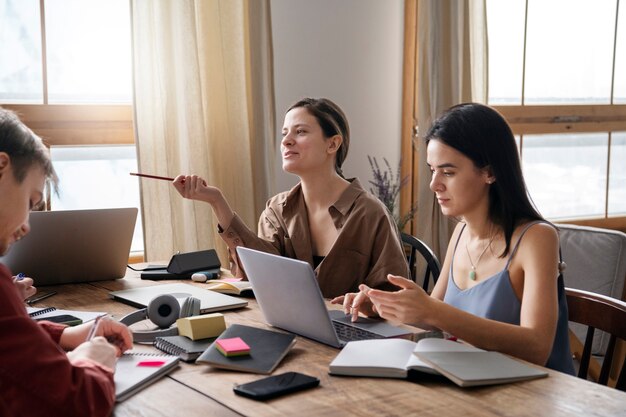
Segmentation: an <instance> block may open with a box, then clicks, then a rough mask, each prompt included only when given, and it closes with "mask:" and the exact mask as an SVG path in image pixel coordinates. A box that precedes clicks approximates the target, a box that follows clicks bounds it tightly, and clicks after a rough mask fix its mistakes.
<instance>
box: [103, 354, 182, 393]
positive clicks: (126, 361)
mask: <svg viewBox="0 0 626 417" xmlns="http://www.w3.org/2000/svg"><path fill="white" fill-rule="evenodd" d="M178 360H179V359H178V357H177V356H171V355H165V354H153V353H143V352H126V353H124V354H123V355H122V356H121V357H120V358H119V359H118V360H117V365H116V367H115V375H114V378H115V400H116V401H117V402H120V401H124V400H125V399H127V398H128V397H130V396H132V395H133V394H135V393H137V392H138V391H140V390H142V389H143V388H145V387H147V386H148V385H150V384H151V383H153V382H155V381H157V380H158V379H160V378H162V377H164V376H165V375H167V374H168V373H169V372H171V371H173V370H174V369H175V368H176V366H177V365H178Z"/></svg>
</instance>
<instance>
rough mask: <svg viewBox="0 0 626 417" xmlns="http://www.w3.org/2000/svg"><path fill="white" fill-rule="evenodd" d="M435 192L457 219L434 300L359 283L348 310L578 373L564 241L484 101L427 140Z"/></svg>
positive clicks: (508, 135)
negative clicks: (536, 202)
mask: <svg viewBox="0 0 626 417" xmlns="http://www.w3.org/2000/svg"><path fill="white" fill-rule="evenodd" d="M426 142H427V162H428V165H429V166H430V170H431V172H432V179H431V183H430V188H431V189H432V190H433V192H434V193H435V195H436V198H437V201H438V202H439V205H440V207H441V211H442V212H443V214H445V215H447V216H452V217H455V218H459V219H460V220H461V222H460V223H459V224H458V225H457V227H456V228H455V230H454V232H453V234H452V238H451V240H450V244H449V245H448V250H447V253H446V258H445V261H444V264H443V267H442V269H441V275H440V276H439V280H438V281H437V284H436V285H435V288H434V289H433V292H432V294H431V295H430V296H429V295H428V294H426V293H425V292H424V291H423V290H422V289H421V288H420V287H419V286H417V285H416V284H415V283H413V282H412V281H409V280H407V279H404V278H402V277H399V276H394V275H390V276H389V277H388V279H389V281H390V282H391V283H392V284H395V285H397V286H399V287H401V288H402V289H401V290H399V291H395V292H386V291H380V290H376V289H370V288H368V287H367V286H366V285H362V286H361V287H360V293H358V294H347V295H346V297H342V298H341V299H340V300H337V301H341V302H343V304H344V309H345V310H346V312H350V311H351V312H352V313H353V314H356V312H357V311H359V310H361V311H365V312H370V313H371V312H376V313H378V314H379V315H380V316H382V317H384V318H386V319H390V320H398V321H402V322H404V323H411V324H416V325H418V326H420V327H431V328H438V329H441V330H443V331H445V332H447V333H450V334H452V335H454V336H456V337H458V338H459V339H463V340H465V341H466V342H468V343H470V344H472V345H474V346H477V347H480V348H482V349H486V350H495V351H500V352H503V353H507V354H510V355H513V356H516V357H519V358H522V359H525V360H527V361H529V362H533V363H536V364H539V365H543V366H547V367H549V368H552V369H556V370H559V371H562V372H566V373H569V374H573V372H574V369H573V363H572V357H571V354H570V347H569V339H568V332H567V304H566V300H565V293H564V287H563V280H562V278H561V277H560V275H559V261H560V260H559V238H558V233H557V230H556V229H555V228H554V226H553V225H551V224H550V223H548V222H546V221H545V220H544V219H543V218H542V217H541V215H540V214H539V213H538V212H537V210H536V209H535V208H534V206H533V204H532V203H531V201H530V198H529V197H528V193H527V190H526V185H525V183H524V179H523V176H522V170H521V166H520V161H519V155H518V151H517V147H516V144H515V139H514V137H513V134H512V132H511V129H510V128H509V126H508V125H507V123H506V121H505V120H504V118H502V116H501V115H500V114H499V113H497V112H496V111H495V110H493V109H491V108H490V107H487V106H484V105H480V104H473V103H469V104H461V105H458V106H455V107H452V108H451V109H449V110H448V111H446V112H445V113H444V114H443V115H442V116H440V117H439V118H438V119H437V120H436V121H435V122H434V123H433V126H432V127H431V129H430V130H429V132H428V134H427V136H426Z"/></svg>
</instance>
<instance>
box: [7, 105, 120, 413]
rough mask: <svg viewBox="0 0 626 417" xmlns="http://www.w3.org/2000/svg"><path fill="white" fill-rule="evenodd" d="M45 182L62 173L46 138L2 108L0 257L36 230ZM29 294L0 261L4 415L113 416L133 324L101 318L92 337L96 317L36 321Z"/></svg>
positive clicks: (53, 180) (54, 179)
mask: <svg viewBox="0 0 626 417" xmlns="http://www.w3.org/2000/svg"><path fill="white" fill-rule="evenodd" d="M46 180H51V182H52V183H56V174H55V172H54V168H53V167H52V163H51V161H50V157H49V155H48V152H47V150H46V148H45V146H44V145H43V143H42V141H41V139H40V138H39V137H37V136H36V135H35V134H34V133H33V132H32V131H31V130H30V129H28V128H27V127H26V126H25V125H24V124H23V123H22V122H21V121H20V120H19V119H18V118H17V117H16V116H15V115H14V114H13V113H12V112H10V111H7V110H3V109H0V255H2V254H4V253H5V252H6V251H7V250H9V247H10V246H11V244H12V243H14V242H15V241H17V240H19V239H21V238H22V237H23V236H24V235H25V234H26V233H28V231H29V230H30V227H29V224H28V215H29V212H30V210H31V209H33V208H34V207H37V206H38V205H39V204H40V203H41V202H42V200H43V195H44V194H43V192H44V184H45V182H46ZM25 295H27V294H25V293H24V291H23V288H21V287H20V286H18V285H16V283H15V282H14V278H13V275H12V273H11V271H9V270H8V268H6V266H4V265H2V264H0V416H12V417H15V416H29V417H31V416H43V415H45V416H108V415H110V414H111V411H112V410H113V405H114V404H115V385H114V381H113V373H114V370H115V363H116V360H117V357H119V356H120V355H121V354H122V352H123V351H125V350H127V349H129V348H130V347H131V346H132V336H131V334H130V332H129V330H128V328H127V327H126V326H124V325H122V324H120V323H118V322H116V321H114V320H111V319H103V320H101V321H100V322H99V324H98V328H97V329H96V334H95V337H93V338H92V339H91V340H89V341H86V339H87V335H88V333H89V331H90V329H91V327H92V326H93V323H92V322H91V323H85V324H82V325H79V326H75V327H66V326H64V325H59V324H55V323H51V322H35V321H34V320H32V319H31V318H30V317H29V316H28V314H27V313H26V308H25V306H24V301H23V298H24V296H25ZM109 341H111V342H112V343H110V342H109Z"/></svg>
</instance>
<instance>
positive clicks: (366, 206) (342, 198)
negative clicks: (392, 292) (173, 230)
mask: <svg viewBox="0 0 626 417" xmlns="http://www.w3.org/2000/svg"><path fill="white" fill-rule="evenodd" d="M282 134H283V139H282V141H281V152H282V159H283V170H284V171H285V172H289V173H291V174H295V175H297V176H298V177H299V178H300V182H299V183H298V184H297V185H296V186H295V187H293V188H292V189H291V190H290V191H287V192H283V193H280V194H278V195H276V196H274V197H272V198H271V199H270V200H269V201H268V202H267V206H266V208H265V210H264V211H263V213H262V214H261V217H260V219H259V224H258V234H255V233H254V232H252V231H251V230H250V229H249V228H248V227H247V226H246V225H245V224H244V223H243V222H242V220H241V219H240V218H239V217H238V216H237V214H236V213H235V212H234V211H233V210H232V209H231V207H230V205H229V204H228V202H227V201H226V199H225V198H224V195H223V194H222V192H221V190H220V189H219V188H217V187H213V186H210V185H208V184H207V183H206V181H204V180H203V179H202V178H200V177H198V176H196V175H191V176H189V175H187V176H185V175H179V176H178V177H176V179H175V180H174V183H173V184H174V187H175V188H176V190H177V191H178V192H179V193H180V194H181V195H182V196H183V197H185V198H190V199H194V200H200V201H206V202H207V203H209V204H211V206H212V208H213V212H214V213H215V216H216V217H217V220H218V223H219V226H218V229H219V232H220V235H221V236H222V239H223V240H224V241H225V242H226V244H227V245H228V248H229V251H230V254H231V257H232V259H233V261H234V268H233V273H235V274H236V275H239V276H244V272H243V271H242V270H241V267H240V265H239V262H238V259H237V255H236V251H235V250H234V248H235V247H237V246H240V245H242V246H246V247H249V248H252V249H258V250H262V251H265V252H270V253H275V254H279V255H282V256H287V257H290V258H295V259H299V260H302V261H306V262H308V263H310V264H311V265H312V266H313V267H314V268H315V272H316V275H317V279H318V282H319V285H320V289H321V291H322V294H323V295H324V296H325V297H336V296H339V295H343V294H345V293H347V292H354V291H357V289H358V286H359V285H360V284H367V285H368V286H371V287H375V288H383V289H390V287H389V286H390V284H389V282H388V281H387V278H386V277H387V274H389V273H392V274H398V275H405V274H408V266H407V264H406V258H405V256H404V253H403V251H402V246H401V243H400V238H399V235H398V230H397V227H396V225H395V223H394V221H393V219H392V217H391V216H390V214H389V213H388V212H387V209H386V208H385V206H384V205H383V204H382V203H381V202H380V201H379V200H378V199H377V198H376V197H374V196H373V195H371V194H370V193H368V192H367V191H365V190H364V189H363V187H361V184H360V183H359V181H358V180H357V179H355V178H353V179H345V178H344V176H343V173H342V171H341V166H342V164H343V161H344V160H345V158H346V156H347V154H348V147H349V144H350V128H349V126H348V122H347V120H346V117H345V115H344V113H343V111H342V110H341V109H340V108H339V107H338V106H337V105H336V104H335V103H333V102H332V101H330V100H328V99H323V98H322V99H311V98H306V99H303V100H300V101H298V102H297V103H295V104H294V105H292V106H291V107H290V108H289V109H288V111H287V113H286V115H285V120H284V124H283V129H282Z"/></svg>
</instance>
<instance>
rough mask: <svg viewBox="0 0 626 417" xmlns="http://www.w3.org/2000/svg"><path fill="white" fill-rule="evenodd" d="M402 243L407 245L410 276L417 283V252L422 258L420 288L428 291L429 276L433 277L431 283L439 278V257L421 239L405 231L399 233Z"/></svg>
mask: <svg viewBox="0 0 626 417" xmlns="http://www.w3.org/2000/svg"><path fill="white" fill-rule="evenodd" d="M401 237H402V243H403V244H404V245H405V246H406V247H408V249H409V255H407V261H408V262H409V271H410V273H411V276H410V278H411V279H412V280H413V281H415V282H417V283H418V284H419V281H418V280H417V273H418V269H417V266H418V263H417V254H418V253H419V254H420V255H421V256H422V258H423V259H424V262H423V263H424V267H425V273H424V279H423V281H422V288H423V289H424V291H428V286H429V283H430V277H431V276H432V277H433V285H434V284H435V283H436V282H437V278H439V273H440V272H441V264H440V263H439V259H437V256H436V255H435V253H434V252H433V251H432V250H431V249H430V248H429V247H428V246H427V245H426V244H425V243H424V242H422V241H421V240H419V239H418V238H416V237H415V236H411V235H409V234H407V233H401Z"/></svg>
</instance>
